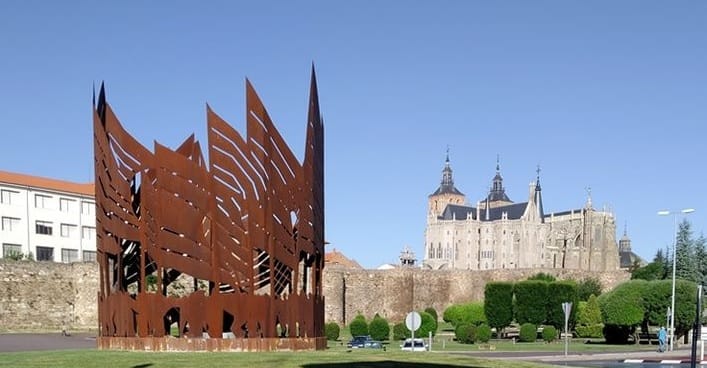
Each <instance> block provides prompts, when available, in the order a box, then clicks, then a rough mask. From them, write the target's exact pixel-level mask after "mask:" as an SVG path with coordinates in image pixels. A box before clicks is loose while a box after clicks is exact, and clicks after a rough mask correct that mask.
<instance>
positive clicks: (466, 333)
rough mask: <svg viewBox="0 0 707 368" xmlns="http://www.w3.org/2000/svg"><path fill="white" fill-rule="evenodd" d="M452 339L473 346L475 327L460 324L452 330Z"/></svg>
mask: <svg viewBox="0 0 707 368" xmlns="http://www.w3.org/2000/svg"><path fill="white" fill-rule="evenodd" d="M454 337H455V338H456V339H457V341H458V342H459V343H461V344H473V343H474V341H476V326H474V325H471V324H465V323H460V324H459V325H458V326H457V327H456V328H454Z"/></svg>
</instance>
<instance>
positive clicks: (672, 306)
mask: <svg viewBox="0 0 707 368" xmlns="http://www.w3.org/2000/svg"><path fill="white" fill-rule="evenodd" d="M693 212H695V209H694V208H684V209H682V210H678V211H658V215H659V216H668V215H673V228H674V231H675V240H674V242H673V287H672V294H671V296H670V311H671V313H670V351H673V340H675V258H677V257H676V248H677V246H678V215H680V214H685V215H687V214H688V213H693Z"/></svg>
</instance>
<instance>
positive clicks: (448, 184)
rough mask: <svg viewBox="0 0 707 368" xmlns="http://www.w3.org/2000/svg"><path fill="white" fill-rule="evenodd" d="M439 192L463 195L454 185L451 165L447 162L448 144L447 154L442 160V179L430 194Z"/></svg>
mask: <svg viewBox="0 0 707 368" xmlns="http://www.w3.org/2000/svg"><path fill="white" fill-rule="evenodd" d="M439 194H458V195H464V194H463V193H462V192H460V191H459V189H457V188H456V187H454V177H453V176H452V165H451V164H450V162H449V146H447V154H446V157H445V160H444V169H442V181H441V182H440V185H439V188H437V190H436V191H435V192H434V193H432V194H431V195H433V196H434V195H439Z"/></svg>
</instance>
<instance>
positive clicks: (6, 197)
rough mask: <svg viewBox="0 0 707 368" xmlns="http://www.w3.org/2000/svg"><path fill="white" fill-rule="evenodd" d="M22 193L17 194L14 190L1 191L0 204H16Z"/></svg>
mask: <svg viewBox="0 0 707 368" xmlns="http://www.w3.org/2000/svg"><path fill="white" fill-rule="evenodd" d="M19 193H20V192H15V191H14V190H7V189H3V190H0V203H2V204H15V203H16V202H17V195H18V194H19Z"/></svg>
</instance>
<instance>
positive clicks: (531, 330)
mask: <svg viewBox="0 0 707 368" xmlns="http://www.w3.org/2000/svg"><path fill="white" fill-rule="evenodd" d="M537 338H538V328H537V327H536V326H535V325H534V324H532V323H524V324H523V325H521V326H520V333H519V336H518V339H519V340H520V341H521V342H535V340H537Z"/></svg>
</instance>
